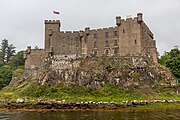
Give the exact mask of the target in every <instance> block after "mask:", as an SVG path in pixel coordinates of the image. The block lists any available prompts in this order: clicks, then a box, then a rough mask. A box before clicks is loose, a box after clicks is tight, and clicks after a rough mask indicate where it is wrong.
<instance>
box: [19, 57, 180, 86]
mask: <svg viewBox="0 0 180 120" xmlns="http://www.w3.org/2000/svg"><path fill="white" fill-rule="evenodd" d="M32 79H35V80H37V82H38V83H39V85H44V84H45V83H50V84H59V83H62V84H65V85H68V86H76V85H81V86H86V87H89V88H91V89H99V88H101V87H102V86H103V85H104V84H106V83H110V84H115V85H116V86H117V87H119V88H120V89H129V88H136V87H143V86H148V87H156V86H163V87H167V86H175V85H176V84H177V81H176V80H175V78H174V77H173V76H172V74H171V73H170V71H169V70H168V69H166V68H164V67H163V66H161V65H159V64H155V63H153V62H152V61H150V59H149V58H148V57H145V56H134V57H132V56H131V57H129V56H126V57H106V56H101V57H90V56H86V57H78V56H75V55H72V56H62V55H61V56H52V57H50V58H47V59H46V60H44V62H43V64H42V65H41V67H40V68H39V69H31V70H30V69H26V70H25V71H24V75H23V77H22V79H21V82H22V81H31V80H32Z"/></svg>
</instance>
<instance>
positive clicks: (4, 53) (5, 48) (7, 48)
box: [0, 39, 16, 62]
mask: <svg viewBox="0 0 180 120" xmlns="http://www.w3.org/2000/svg"><path fill="white" fill-rule="evenodd" d="M15 48H16V47H15V46H13V44H9V43H8V40H7V39H4V40H2V43H1V55H0V57H1V60H3V61H4V62H8V61H9V60H10V58H11V57H12V56H13V55H14V53H15V52H16V51H15V50H14V49H15Z"/></svg>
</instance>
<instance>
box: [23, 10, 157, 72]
mask: <svg viewBox="0 0 180 120" xmlns="http://www.w3.org/2000/svg"><path fill="white" fill-rule="evenodd" d="M60 27H61V23H60V21H59V20H45V40H44V41H45V42H44V43H45V45H44V49H38V48H36V49H31V47H30V46H28V48H27V50H26V51H25V52H24V58H25V68H27V69H31V68H38V67H39V66H40V65H41V63H42V62H43V60H44V59H46V58H48V57H50V56H54V55H64V56H68V55H76V56H107V57H109V56H120V57H121V56H132V57H133V56H149V57H150V58H151V59H152V61H153V62H157V48H156V41H155V40H154V37H153V33H152V32H151V31H150V29H149V28H148V26H147V25H146V24H145V23H144V21H143V14H142V13H138V14H137V16H136V17H134V18H131V17H127V18H126V19H121V17H120V16H117V17H116V26H115V27H108V28H99V29H90V28H89V27H86V28H85V30H80V31H72V32H71V31H61V30H60Z"/></svg>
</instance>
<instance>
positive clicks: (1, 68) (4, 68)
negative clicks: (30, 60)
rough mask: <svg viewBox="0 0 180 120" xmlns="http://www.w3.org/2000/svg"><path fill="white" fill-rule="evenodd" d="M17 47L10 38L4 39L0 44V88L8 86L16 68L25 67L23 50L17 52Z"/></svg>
mask: <svg viewBox="0 0 180 120" xmlns="http://www.w3.org/2000/svg"><path fill="white" fill-rule="evenodd" d="M14 49H15V47H14V46H13V44H9V43H8V40H6V39H4V40H2V43H1V46H0V89H2V88H3V87H5V86H7V85H8V84H9V83H10V81H11V79H12V76H13V71H15V70H16V69H22V70H23V69H24V67H23V66H24V60H23V51H20V52H18V53H17V54H15V50H14Z"/></svg>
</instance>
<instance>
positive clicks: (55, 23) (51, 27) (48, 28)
mask: <svg viewBox="0 0 180 120" xmlns="http://www.w3.org/2000/svg"><path fill="white" fill-rule="evenodd" d="M44 23H45V45H44V47H45V50H46V51H49V49H50V46H51V45H50V37H51V36H52V35H53V32H57V31H60V27H61V24H60V21H59V20H45V22H44Z"/></svg>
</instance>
